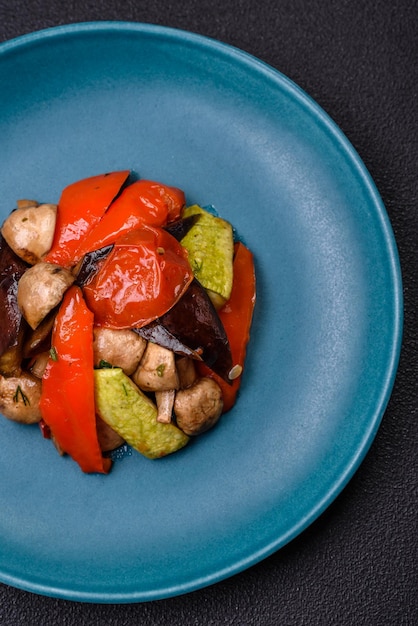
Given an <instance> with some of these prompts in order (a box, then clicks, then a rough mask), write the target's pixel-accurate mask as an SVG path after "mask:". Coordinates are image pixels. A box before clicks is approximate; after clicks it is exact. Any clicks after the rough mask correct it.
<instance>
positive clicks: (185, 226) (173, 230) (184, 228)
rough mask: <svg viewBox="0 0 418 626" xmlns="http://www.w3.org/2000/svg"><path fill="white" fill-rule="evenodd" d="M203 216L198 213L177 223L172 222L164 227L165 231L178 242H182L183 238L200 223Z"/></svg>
mask: <svg viewBox="0 0 418 626" xmlns="http://www.w3.org/2000/svg"><path fill="white" fill-rule="evenodd" d="M200 217H201V215H200V214H199V213H196V215H189V216H188V217H183V218H180V219H178V220H176V221H175V222H171V223H170V224H167V226H164V230H166V231H167V232H168V233H170V235H171V236H172V237H174V238H175V239H177V241H181V240H182V239H183V237H185V236H186V235H187V233H188V232H189V230H190V229H191V227H192V226H194V225H195V224H196V222H198V221H199V219H200Z"/></svg>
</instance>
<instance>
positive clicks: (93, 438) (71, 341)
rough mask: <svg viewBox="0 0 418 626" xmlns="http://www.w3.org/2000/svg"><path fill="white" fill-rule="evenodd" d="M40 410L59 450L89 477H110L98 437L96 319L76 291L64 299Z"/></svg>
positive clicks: (73, 288) (55, 329)
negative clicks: (94, 370) (95, 389)
mask: <svg viewBox="0 0 418 626" xmlns="http://www.w3.org/2000/svg"><path fill="white" fill-rule="evenodd" d="M40 409H41V413H42V418H43V421H44V422H45V424H46V425H47V426H48V427H49V428H50V430H51V432H52V434H53V436H54V438H55V439H56V441H57V444H58V445H59V447H60V448H61V449H62V450H64V452H66V453H67V454H69V455H70V456H71V457H72V458H73V459H74V461H76V462H77V463H78V464H79V466H80V467H81V469H82V470H83V472H86V473H90V472H99V473H103V474H106V473H108V472H109V470H110V466H111V460H110V459H105V458H103V456H102V452H101V450H100V446H99V442H98V439H97V431H96V413H95V401H94V373H93V314H92V313H91V312H90V311H89V310H88V308H87V306H86V304H85V302H84V299H83V296H82V292H81V289H80V288H79V287H76V286H72V287H70V289H69V290H68V291H67V292H66V294H65V295H64V299H63V301H62V304H61V306H60V309H59V311H58V314H57V317H56V320H55V324H54V328H53V331H52V348H51V357H50V359H49V361H48V364H47V367H46V370H45V373H44V376H43V380H42V395H41V400H40Z"/></svg>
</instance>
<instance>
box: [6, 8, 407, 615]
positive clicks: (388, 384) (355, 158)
mask: <svg viewBox="0 0 418 626" xmlns="http://www.w3.org/2000/svg"><path fill="white" fill-rule="evenodd" d="M109 30H110V31H112V32H119V33H130V34H132V33H135V34H137V35H138V36H139V37H141V36H144V35H146V36H149V37H153V38H165V39H166V40H168V39H170V40H171V41H172V42H173V43H185V42H188V43H189V44H190V45H192V46H196V45H198V46H201V47H204V48H206V49H207V50H208V52H209V53H212V52H213V51H217V52H219V53H220V54H221V55H227V56H228V57H229V58H230V59H233V60H234V62H236V63H239V64H242V63H244V64H245V65H246V67H247V69H248V68H252V70H253V71H255V72H257V73H258V74H259V73H262V74H263V75H264V76H265V77H268V79H269V80H271V81H273V82H275V83H276V84H277V85H279V86H280V87H281V88H282V89H283V88H285V91H286V92H287V93H290V94H291V95H292V98H295V99H296V100H297V101H298V103H299V104H301V105H302V106H303V107H304V108H305V110H309V111H310V113H311V115H312V116H313V117H314V118H315V120H319V121H320V122H321V123H322V124H323V125H324V127H326V129H327V131H328V132H329V133H330V134H332V135H333V137H334V139H335V140H336V141H337V142H338V144H340V145H342V146H343V148H344V150H345V152H346V154H347V158H349V160H350V164H351V165H352V166H353V168H354V167H355V169H356V171H357V175H358V176H359V177H360V178H361V180H362V182H363V184H364V185H365V188H367V193H368V196H369V197H370V199H371V201H372V204H373V210H374V211H375V213H376V215H378V217H379V226H380V228H381V231H382V239H383V240H384V242H385V245H386V250H387V253H388V257H387V260H388V265H389V266H390V268H391V272H392V274H391V276H392V282H393V285H392V286H393V292H392V293H391V297H392V298H393V308H394V309H395V310H396V315H395V316H394V319H393V330H392V333H391V337H392V344H391V349H390V356H391V358H390V359H388V362H387V364H386V369H385V377H384V385H382V387H381V390H380V393H379V394H378V400H379V402H378V403H377V404H376V406H375V408H374V411H373V415H372V416H371V417H370V419H369V420H368V430H367V431H366V432H365V433H364V436H363V438H362V439H361V441H360V442H359V445H358V446H357V448H356V450H357V454H356V455H353V457H352V458H351V460H350V462H349V463H346V464H345V465H344V467H345V472H344V473H342V474H341V475H340V477H339V480H338V481H335V482H334V483H333V485H332V488H331V489H329V490H328V491H327V493H326V494H325V495H324V497H323V498H322V500H321V501H320V502H318V503H317V505H316V506H315V507H314V508H312V509H311V510H310V511H309V514H308V515H306V516H305V518H304V519H301V520H300V521H299V523H298V524H296V525H294V526H293V527H292V528H291V529H289V530H288V532H287V533H286V534H284V535H283V534H282V535H281V536H280V537H278V538H276V540H275V541H274V542H272V543H270V544H269V545H267V546H264V547H263V548H262V549H261V550H257V551H252V552H251V555H250V556H247V557H246V558H245V559H242V560H241V561H239V562H234V563H232V564H230V565H228V566H227V567H224V568H222V569H219V570H217V571H216V572H213V573H212V574H211V575H210V576H206V577H204V578H199V579H195V580H193V581H192V582H190V581H189V583H188V584H184V583H183V584H179V585H178V586H177V587H175V588H172V587H169V588H164V589H163V588H161V589H158V590H152V591H149V592H143V591H142V592H141V591H139V592H128V593H120V592H118V593H109V592H104V593H103V592H102V593H100V592H99V593H98V592H92V593H90V592H83V591H80V590H76V591H74V589H72V590H70V589H65V588H64V586H63V587H59V586H57V587H51V586H48V585H45V584H42V583H36V582H31V581H28V580H26V579H23V577H21V578H18V577H15V576H12V575H7V574H6V575H4V573H2V572H0V580H2V581H3V582H4V583H5V584H8V585H11V586H14V587H17V588H20V589H23V590H25V591H29V592H32V593H37V594H40V595H46V596H49V597H57V598H62V599H68V600H73V601H81V602H94V603H121V604H122V603H133V602H143V601H151V600H157V599H164V598H169V597H173V596H177V595H183V594H185V593H190V592H192V591H195V590H198V589H201V588H204V587H207V586H209V585H212V584H215V583H217V582H220V581H222V580H224V579H226V578H229V577H231V576H233V575H235V574H238V573H239V572H241V571H244V570H246V569H248V568H249V567H252V566H254V565H255V564H257V563H259V562H260V561H262V560H264V559H265V558H267V557H268V556H270V555H271V554H273V553H275V552H277V551H278V550H279V549H281V548H283V547H284V546H285V545H287V544H288V543H290V542H291V541H293V540H294V539H295V538H296V537H298V536H299V535H300V534H301V533H302V532H303V531H305V530H306V529H307V528H308V527H309V526H310V525H311V524H312V523H313V522H314V521H315V520H317V519H318V518H319V517H320V515H321V514H322V513H323V512H324V511H325V510H326V509H327V508H328V507H329V506H330V505H331V504H332V502H333V501H334V500H335V499H336V497H337V496H338V495H339V494H340V493H341V492H342V491H343V490H344V488H345V487H346V486H347V484H348V483H349V481H350V480H351V479H352V477H353V475H354V474H355V473H356V471H357V470H358V468H359V467H360V465H361V463H362V462H363V460H364V458H365V456H366V455H367V453H368V451H369V449H370V447H371V445H372V443H373V441H374V439H375V436H376V434H377V431H378V429H379V427H380V424H381V421H382V419H383V416H384V413H385V410H386V408H387V405H388V403H389V400H390V397H391V394H392V391H393V387H394V384H395V379H396V375H397V370H398V365H399V360H400V354H401V349H402V337H403V322H404V311H403V287H402V273H401V265H400V258H399V253H398V249H397V244H396V240H395V235H394V232H393V229H392V225H391V222H390V218H389V215H388V213H387V210H386V208H385V206H384V203H383V201H382V198H381V196H380V194H379V191H378V189H377V187H376V184H375V182H374V180H373V179H372V177H371V175H370V173H369V171H368V169H367V167H366V166H365V164H364V162H363V161H362V159H361V157H360V155H359V154H358V152H357V151H356V149H355V148H354V146H353V145H352V143H351V142H350V141H349V139H348V138H347V137H346V135H345V134H344V132H343V131H342V130H341V128H340V127H339V126H338V125H337V124H336V122H334V120H333V119H332V118H331V117H330V115H329V114H328V113H327V112H326V111H325V110H324V109H323V108H322V107H321V106H320V105H319V104H318V103H317V102H316V101H315V100H314V99H313V98H312V97H311V96H310V95H309V94H308V93H307V92H306V91H305V90H304V89H302V88H301V87H300V86H299V85H298V84H297V83H295V82H294V81H293V80H292V79H290V78H289V77H288V76H286V75H285V74H283V73H282V72H281V71H280V70H278V69H276V68H275V67H273V66H271V65H269V64H268V63H267V62H265V61H263V60H261V59H259V58H257V57H255V56H253V55H252V54H251V53H248V52H246V51H244V50H242V49H240V48H238V47H235V46H233V45H231V44H227V43H224V42H222V41H219V40H217V39H215V38H213V37H210V36H206V35H202V34H198V33H194V32H191V31H188V30H183V29H181V28H175V27H171V26H165V25H159V24H153V23H144V22H132V21H120V20H101V21H86V22H74V23H69V24H62V25H58V26H52V27H48V28H43V29H40V30H36V31H33V32H31V33H26V34H23V35H20V36H17V37H14V38H13V39H10V40H7V41H4V42H0V59H1V58H2V57H3V56H4V55H7V54H9V53H10V54H12V53H19V51H20V50H22V49H25V48H27V47H30V46H31V45H34V44H38V43H41V44H44V43H45V42H46V41H48V40H49V39H60V38H61V37H62V36H65V37H67V36H77V35H79V34H86V35H87V34H97V33H102V34H103V33H105V32H109ZM388 352H389V348H388Z"/></svg>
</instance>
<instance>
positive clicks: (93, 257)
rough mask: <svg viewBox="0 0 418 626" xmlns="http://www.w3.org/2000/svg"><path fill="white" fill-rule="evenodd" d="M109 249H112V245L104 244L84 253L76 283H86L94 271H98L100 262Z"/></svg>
mask: <svg viewBox="0 0 418 626" xmlns="http://www.w3.org/2000/svg"><path fill="white" fill-rule="evenodd" d="M111 250H113V246H104V247H103V248H99V249H98V250H93V251H92V252H87V254H85V255H84V257H83V259H82V261H81V264H80V267H79V269H78V272H77V285H79V286H80V287H84V285H88V283H89V282H90V281H91V280H92V278H93V276H94V275H95V274H96V272H98V271H99V268H100V265H101V262H102V261H104V259H105V258H106V257H107V256H108V255H109V253H110V251H111Z"/></svg>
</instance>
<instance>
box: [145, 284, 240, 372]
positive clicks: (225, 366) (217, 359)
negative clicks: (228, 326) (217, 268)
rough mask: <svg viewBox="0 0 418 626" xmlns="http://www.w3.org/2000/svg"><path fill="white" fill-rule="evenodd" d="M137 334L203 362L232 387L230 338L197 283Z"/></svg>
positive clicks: (191, 285)
mask: <svg viewBox="0 0 418 626" xmlns="http://www.w3.org/2000/svg"><path fill="white" fill-rule="evenodd" d="M133 330H134V331H135V332H136V333H138V334H139V335H141V337H143V338H144V339H147V340H148V341H153V342H154V343H157V344H159V345H161V346H163V347H164V348H168V349H169V350H172V351H173V352H175V353H176V354H181V355H183V356H184V355H186V356H191V357H192V358H195V359H197V360H199V361H203V362H204V363H205V364H206V365H207V366H208V367H209V368H210V369H211V370H212V371H214V372H215V373H216V374H218V376H220V377H221V378H223V379H224V380H225V381H226V382H228V383H229V384H231V381H230V379H229V378H228V374H229V372H230V371H231V368H232V355H231V349H230V347H229V342H228V338H227V336H226V333H225V329H224V327H223V325H222V322H221V320H220V319H219V315H218V313H217V312H216V309H215V307H214V306H213V304H212V302H211V300H210V298H209V296H208V295H207V293H206V291H205V289H204V288H203V287H202V285H201V284H200V283H199V282H198V281H197V280H196V279H194V280H193V281H192V283H191V284H190V287H189V288H188V290H187V291H186V293H185V294H184V295H183V296H182V297H181V298H180V300H179V301H178V302H177V303H176V304H175V305H174V306H173V307H172V308H171V309H170V310H169V311H167V313H165V314H164V315H162V316H161V317H159V318H158V319H157V320H155V321H154V322H151V323H150V324H147V325H146V326H143V327H142V328H134V329H133Z"/></svg>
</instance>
